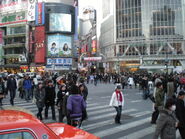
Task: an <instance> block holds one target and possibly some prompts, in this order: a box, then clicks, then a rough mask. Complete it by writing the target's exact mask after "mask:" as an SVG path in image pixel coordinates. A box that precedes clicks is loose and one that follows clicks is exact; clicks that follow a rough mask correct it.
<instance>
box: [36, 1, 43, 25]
mask: <svg viewBox="0 0 185 139" xmlns="http://www.w3.org/2000/svg"><path fill="white" fill-rule="evenodd" d="M44 23H45V13H44V3H42V2H39V3H38V4H37V5H36V19H35V24H36V25H43V24H44Z"/></svg>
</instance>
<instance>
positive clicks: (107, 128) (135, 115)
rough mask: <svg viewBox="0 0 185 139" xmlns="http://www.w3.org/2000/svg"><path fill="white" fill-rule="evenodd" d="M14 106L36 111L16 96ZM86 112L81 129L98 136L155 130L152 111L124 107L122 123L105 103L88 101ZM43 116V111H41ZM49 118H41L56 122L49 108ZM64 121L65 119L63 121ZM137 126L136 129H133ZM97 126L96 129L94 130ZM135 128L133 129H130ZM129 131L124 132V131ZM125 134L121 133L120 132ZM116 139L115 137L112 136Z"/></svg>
mask: <svg viewBox="0 0 185 139" xmlns="http://www.w3.org/2000/svg"><path fill="white" fill-rule="evenodd" d="M3 104H4V106H10V103H9V99H8V98H5V99H4V100H3ZM15 106H16V107H22V108H25V109H27V110H29V111H31V112H32V113H34V114H35V115H36V114H37V112H38V109H37V107H36V104H33V103H32V102H31V101H30V102H26V101H25V100H22V99H19V98H16V99H15ZM55 112H56V117H57V119H58V115H59V114H58V110H57V109H56V111H55ZM87 113H88V119H87V120H85V121H84V122H83V124H82V125H83V129H84V130H86V131H88V132H90V133H93V134H95V135H96V136H99V137H100V138H106V137H107V138H108V139H109V136H113V135H114V134H118V133H120V136H119V137H118V139H139V138H144V137H145V136H149V135H151V138H152V136H153V133H154V131H155V126H152V125H151V124H150V120H151V113H152V111H139V110H137V109H124V110H123V111H122V114H123V116H122V119H123V122H122V123H123V124H121V125H117V124H115V123H114V117H115V115H116V111H115V109H114V108H112V107H110V106H108V104H107V105H105V104H104V105H103V104H99V103H90V102H88V104H87ZM42 114H43V117H44V111H43V113H42ZM125 116H128V117H130V119H128V121H127V119H125ZM48 117H49V119H47V120H43V122H45V123H50V122H56V121H53V120H51V119H52V118H51V117H52V113H51V109H49V113H48ZM65 122H66V121H65ZM136 127H137V129H135V128H136ZM140 127H141V128H140ZM97 128H98V130H96V129H97ZM133 129H135V130H134V131H132V130H133ZM128 130H129V131H130V132H126V131H128ZM123 132H124V133H126V134H121V133H123ZM177 137H178V138H179V137H180V134H179V132H177ZM114 139H116V138H114Z"/></svg>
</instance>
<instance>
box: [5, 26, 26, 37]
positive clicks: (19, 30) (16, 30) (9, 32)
mask: <svg viewBox="0 0 185 139" xmlns="http://www.w3.org/2000/svg"><path fill="white" fill-rule="evenodd" d="M25 32H26V26H18V27H8V28H7V35H13V34H20V33H25Z"/></svg>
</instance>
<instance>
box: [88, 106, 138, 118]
mask: <svg viewBox="0 0 185 139" xmlns="http://www.w3.org/2000/svg"><path fill="white" fill-rule="evenodd" d="M133 111H137V110H136V109H128V110H124V111H122V113H128V112H133ZM114 115H115V112H113V113H109V114H101V115H98V116H93V117H89V119H88V120H89V121H92V120H98V119H102V118H105V117H110V116H114Z"/></svg>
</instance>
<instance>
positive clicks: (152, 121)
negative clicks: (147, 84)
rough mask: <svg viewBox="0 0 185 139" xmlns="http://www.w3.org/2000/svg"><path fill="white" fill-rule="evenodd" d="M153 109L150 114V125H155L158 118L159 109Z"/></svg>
mask: <svg viewBox="0 0 185 139" xmlns="http://www.w3.org/2000/svg"><path fill="white" fill-rule="evenodd" d="M154 109H155V111H154V112H153V113H152V120H151V123H152V124H156V121H157V119H158V116H159V109H158V107H155V108H154Z"/></svg>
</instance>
